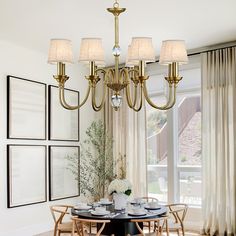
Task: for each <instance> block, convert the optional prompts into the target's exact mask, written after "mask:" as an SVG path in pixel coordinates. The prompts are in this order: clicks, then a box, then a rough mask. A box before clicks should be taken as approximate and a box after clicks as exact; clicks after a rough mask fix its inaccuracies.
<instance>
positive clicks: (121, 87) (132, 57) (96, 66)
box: [48, 0, 188, 112]
mask: <svg viewBox="0 0 236 236" xmlns="http://www.w3.org/2000/svg"><path fill="white" fill-rule="evenodd" d="M125 10H126V9H125V8H120V6H119V3H118V1H117V0H115V3H114V4H113V7H112V8H107V11H108V12H110V13H112V14H113V15H114V23H115V42H114V47H113V49H112V53H113V55H114V59H115V65H114V68H109V69H103V68H102V66H104V51H103V48H102V40H101V39H100V38H83V39H82V42H81V48H80V55H79V61H82V62H86V63H89V75H88V76H86V77H85V78H86V80H88V89H87V92H86V95H85V98H84V100H83V101H82V102H81V103H80V104H79V105H77V106H71V105H69V104H68V103H67V102H66V100H65V83H66V81H67V80H68V79H69V76H67V75H66V72H65V65H66V63H72V62H73V61H72V46H71V41H70V40H67V39H52V40H51V45H50V49H49V57H48V62H49V63H56V64H57V75H54V76H53V77H54V79H55V80H57V82H58V87H59V99H60V103H61V105H62V106H63V107H64V108H66V109H68V110H75V109H79V108H80V107H82V106H83V105H84V104H85V103H86V102H87V100H88V98H89V96H90V95H91V103H92V107H93V109H94V110H95V111H100V110H101V109H102V108H103V106H104V103H105V101H106V96H107V90H108V89H110V90H112V92H113V95H112V97H111V104H112V106H113V108H114V110H118V109H119V107H120V106H121V103H122V96H125V97H126V100H127V104H128V106H129V107H130V108H131V109H133V110H134V111H136V112H138V111H140V110H141V109H142V106H143V103H144V99H145V100H146V102H147V103H148V104H149V105H150V106H152V107H153V108H155V109H159V110H167V109H170V108H171V107H173V106H174V104H175V102H176V88H177V85H178V83H179V81H180V80H181V79H182V77H181V76H179V65H180V64H184V63H187V62H188V57H187V52H186V48H185V43H184V41H183V40H166V41H163V43H162V47H161V53H160V60H159V62H160V64H164V65H168V76H166V77H165V80H166V81H167V83H168V88H169V92H168V94H169V95H168V100H167V103H166V104H165V105H162V106H158V105H156V104H154V103H153V102H152V101H151V99H150V97H149V95H148V91H147V86H146V81H147V80H148V79H149V76H147V75H146V73H145V66H146V63H147V62H152V61H155V52H154V47H153V44H152V39H151V38H147V37H135V38H133V39H132V42H131V45H129V47H128V55H127V59H126V66H125V67H124V68H119V58H120V52H121V49H120V45H119V15H120V14H121V13H123V12H125ZM99 82H102V84H103V95H102V100H101V103H100V104H97V102H96V89H97V84H98V83H99Z"/></svg>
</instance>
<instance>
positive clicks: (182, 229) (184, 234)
mask: <svg viewBox="0 0 236 236" xmlns="http://www.w3.org/2000/svg"><path fill="white" fill-rule="evenodd" d="M182 234H183V236H184V235H185V233H184V226H183V227H182Z"/></svg>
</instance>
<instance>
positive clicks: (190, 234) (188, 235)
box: [34, 231, 200, 236]
mask: <svg viewBox="0 0 236 236" xmlns="http://www.w3.org/2000/svg"><path fill="white" fill-rule="evenodd" d="M163 235H165V233H163ZM198 235H200V234H198V233H195V232H185V236H198ZM34 236H53V231H51V232H47V233H44V234H37V235H34ZM61 236H70V234H61ZM170 236H177V234H175V233H170Z"/></svg>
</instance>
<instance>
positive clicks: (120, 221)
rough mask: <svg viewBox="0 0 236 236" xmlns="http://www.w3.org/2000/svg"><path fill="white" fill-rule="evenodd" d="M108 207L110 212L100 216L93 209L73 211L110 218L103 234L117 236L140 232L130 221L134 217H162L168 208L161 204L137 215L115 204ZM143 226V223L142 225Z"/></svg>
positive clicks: (73, 210) (77, 214)
mask: <svg viewBox="0 0 236 236" xmlns="http://www.w3.org/2000/svg"><path fill="white" fill-rule="evenodd" d="M106 209H107V210H108V211H109V212H110V213H109V214H107V215H103V216H98V215H93V214H92V213H91V210H86V211H85V210H79V209H76V208H73V209H72V211H71V213H72V215H73V216H78V217H79V218H85V219H94V220H96V219H97V220H101V219H103V220H104V219H106V220H110V223H107V224H106V226H105V228H104V230H103V231H102V234H104V235H112V234H115V236H124V235H127V234H130V235H135V234H138V233H139V231H138V229H137V227H136V225H135V223H133V222H130V221H131V220H132V219H148V218H150V219H151V218H158V217H162V216H163V215H165V214H166V213H167V208H166V207H164V206H159V208H158V209H157V210H146V214H143V215H140V216H137V215H133V214H132V215H130V214H129V213H128V212H126V211H125V210H123V211H122V210H121V211H120V210H115V209H114V205H109V206H106ZM97 227H98V228H99V227H101V225H99V224H98V226H97ZM141 227H142V225H141Z"/></svg>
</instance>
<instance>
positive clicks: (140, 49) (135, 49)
mask: <svg viewBox="0 0 236 236" xmlns="http://www.w3.org/2000/svg"><path fill="white" fill-rule="evenodd" d="M128 61H146V62H154V61H155V51H154V47H153V44H152V38H148V37H135V38H132V43H131V49H130V56H129V58H128Z"/></svg>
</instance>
